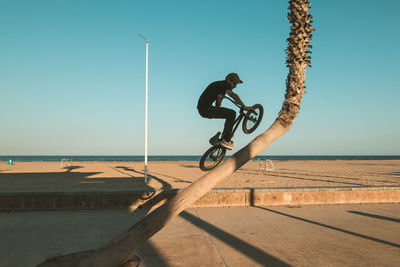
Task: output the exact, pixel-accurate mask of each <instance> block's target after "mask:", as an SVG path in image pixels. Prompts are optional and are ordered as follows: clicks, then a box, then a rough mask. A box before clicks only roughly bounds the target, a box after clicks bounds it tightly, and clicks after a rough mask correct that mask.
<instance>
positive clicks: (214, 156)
mask: <svg viewBox="0 0 400 267" xmlns="http://www.w3.org/2000/svg"><path fill="white" fill-rule="evenodd" d="M225 154H226V148H225V147H223V146H221V145H216V146H213V147H211V148H210V149H208V150H207V151H206V153H204V155H203V156H202V157H201V159H200V169H201V170H202V171H209V170H212V169H214V168H215V167H217V166H218V164H220V163H221V161H222V160H223V159H224V157H225Z"/></svg>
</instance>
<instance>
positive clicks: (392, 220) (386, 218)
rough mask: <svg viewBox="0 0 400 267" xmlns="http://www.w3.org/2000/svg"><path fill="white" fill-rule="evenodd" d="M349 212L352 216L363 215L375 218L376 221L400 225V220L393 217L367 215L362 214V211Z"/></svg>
mask: <svg viewBox="0 0 400 267" xmlns="http://www.w3.org/2000/svg"><path fill="white" fill-rule="evenodd" d="M348 212H349V213H352V214H357V215H362V216H367V217H371V218H375V219H380V220H385V221H391V222H397V223H400V219H396V218H391V217H386V216H381V215H376V214H371V213H365V212H361V211H353V210H350V211H348Z"/></svg>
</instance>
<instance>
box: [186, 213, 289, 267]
mask: <svg viewBox="0 0 400 267" xmlns="http://www.w3.org/2000/svg"><path fill="white" fill-rule="evenodd" d="M180 216H181V217H182V218H184V219H185V220H187V221H188V222H190V223H191V224H193V225H195V226H197V227H198V228H200V229H202V230H203V231H205V232H207V233H208V234H210V235H212V236H213V237H215V238H216V239H218V240H220V241H222V242H224V243H225V244H226V245H228V246H230V247H232V248H234V249H235V250H237V251H239V252H241V253H242V254H244V255H246V256H247V257H249V258H251V259H253V260H254V261H256V262H257V263H258V264H260V265H263V266H290V265H288V264H287V263H285V262H283V261H281V260H279V259H277V258H275V257H274V256H272V255H269V254H267V253H265V252H264V251H263V250H261V249H259V248H257V247H255V246H253V245H252V244H250V243H247V242H246V241H244V240H242V239H240V238H237V237H236V236H234V235H232V234H230V233H228V232H226V231H224V230H223V229H221V228H218V227H216V226H214V225H212V224H210V223H208V222H206V221H204V220H202V219H200V218H199V217H196V216H194V215H192V214H190V213H188V212H186V211H183V212H181V214H180Z"/></svg>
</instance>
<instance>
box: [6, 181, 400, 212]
mask: <svg viewBox="0 0 400 267" xmlns="http://www.w3.org/2000/svg"><path fill="white" fill-rule="evenodd" d="M179 191H181V189H166V190H154V191H140V190H133V191H90V192H88V191H87V192H82V191H79V192H78V191H76V192H75V191H70V192H0V211H31V210H32V211H33V210H90V209H118V208H129V209H131V210H134V209H136V208H137V207H138V206H140V205H146V206H149V207H154V206H159V205H161V204H163V203H164V202H165V201H166V200H167V199H170V198H172V197H173V196H175V195H176V194H177V193H178V192H179ZM388 202H400V187H395V186H394V187H387V186H386V187H343V188H337V187H335V188H334V187H325V188H223V189H213V190H211V191H210V192H208V193H207V194H206V195H204V196H203V197H202V198H200V199H199V200H197V201H196V202H195V203H194V204H193V205H192V206H195V207H227V206H252V205H310V204H344V203H388Z"/></svg>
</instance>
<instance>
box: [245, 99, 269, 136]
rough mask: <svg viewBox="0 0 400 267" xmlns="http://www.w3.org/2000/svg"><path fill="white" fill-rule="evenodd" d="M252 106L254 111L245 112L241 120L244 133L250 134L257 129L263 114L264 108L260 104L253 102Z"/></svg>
mask: <svg viewBox="0 0 400 267" xmlns="http://www.w3.org/2000/svg"><path fill="white" fill-rule="evenodd" d="M253 108H254V110H255V113H253V112H247V114H246V115H245V117H244V120H243V124H242V129H243V132H244V133H246V134H250V133H252V132H254V131H255V130H256V129H257V127H258V125H260V122H261V120H262V117H263V115H264V108H263V106H261V105H260V104H255V105H254V106H253Z"/></svg>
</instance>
